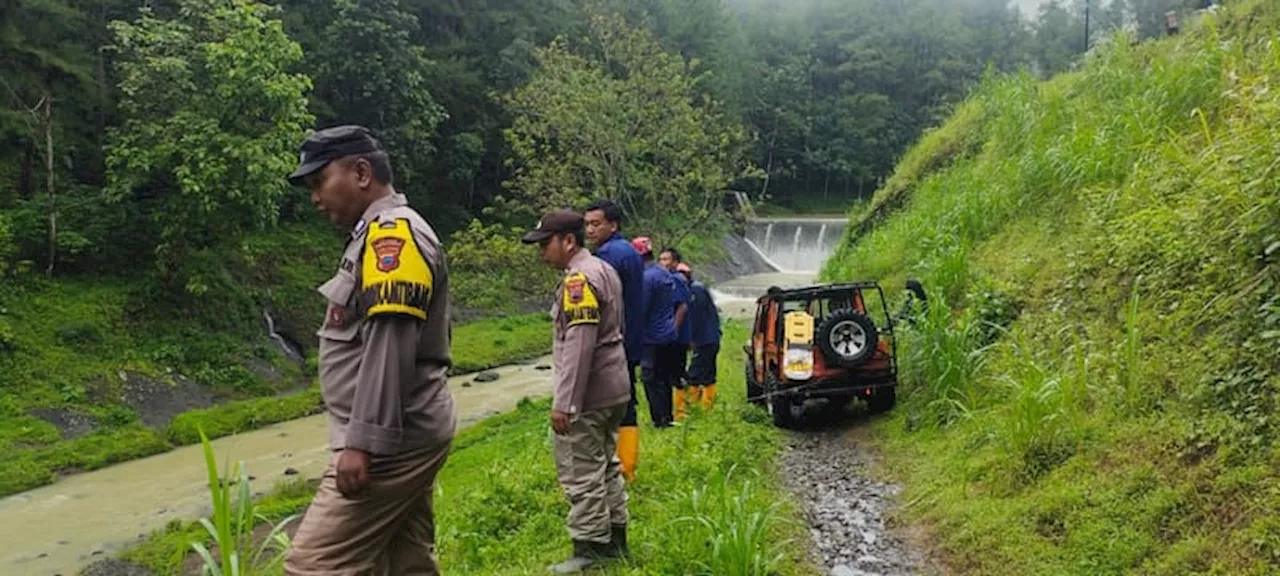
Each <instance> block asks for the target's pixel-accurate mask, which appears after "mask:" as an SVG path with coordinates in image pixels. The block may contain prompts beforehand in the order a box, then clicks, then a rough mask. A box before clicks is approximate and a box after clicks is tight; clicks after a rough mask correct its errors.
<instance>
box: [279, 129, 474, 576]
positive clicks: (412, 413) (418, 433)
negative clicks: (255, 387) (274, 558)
mask: <svg viewBox="0 0 1280 576" xmlns="http://www.w3.org/2000/svg"><path fill="white" fill-rule="evenodd" d="M289 179H290V181H291V182H293V183H294V184H295V185H299V184H305V185H306V186H307V187H308V188H310V190H311V202H312V204H314V205H315V206H316V207H317V208H318V209H319V210H321V211H322V212H324V213H326V214H328V216H329V219H330V220H331V221H332V222H333V223H334V224H336V225H338V226H342V227H344V228H347V227H349V228H350V229H351V234H350V238H349V240H348V242H347V246H346V249H345V250H344V251H343V254H342V259H341V260H339V262H338V267H337V270H336V271H335V273H334V276H333V277H332V278H330V279H329V281H328V282H325V283H324V284H323V285H322V286H320V288H319V292H320V293H321V294H322V295H324V297H325V298H326V300H327V301H328V310H327V312H326V313H325V319H324V325H323V326H322V327H321V328H320V330H319V332H318V333H317V335H318V336H319V338H320V387H321V394H322V396H323V397H324V402H325V406H326V407H327V409H328V413H329V445H330V448H331V449H332V450H333V461H332V463H331V464H330V465H329V468H328V470H327V471H326V472H325V474H324V478H323V479H322V480H321V483H320V488H319V490H318V491H317V492H316V496H315V499H314V501H313V502H312V504H311V507H310V508H309V509H308V510H307V513H306V516H305V517H304V518H303V520H302V524H301V525H300V526H299V528H298V532H297V534H296V535H295V536H294V539H293V546H292V549H291V550H290V553H289V556H288V559H287V560H286V562H285V573H286V574H290V575H297V576H303V575H306V576H320V575H326V576H333V575H337V574H370V575H379V576H390V575H396V576H401V575H435V574H439V573H440V569H439V566H438V564H437V562H436V555H435V521H434V514H433V510H432V490H433V488H434V485H435V478H436V474H437V472H439V470H440V468H441V467H442V466H443V465H444V462H445V458H446V456H447V454H448V452H449V446H450V444H451V443H452V440H453V435H454V430H455V428H456V425H457V419H456V415H455V413H454V405H453V398H452V396H451V395H450V394H449V389H448V387H447V384H446V374H447V372H448V370H449V366H450V365H451V362H452V360H451V358H450V353H449V281H448V268H447V266H446V261H445V255H444V251H443V249H442V248H441V244H440V240H439V238H438V237H437V236H436V234H435V232H434V231H433V230H432V229H431V226H430V225H428V224H427V222H426V221H425V220H423V218H422V216H420V215H419V214H418V213H417V212H416V211H415V210H413V209H412V208H410V207H409V206H408V204H407V202H406V200H405V197H404V196H403V195H401V194H398V193H396V191H395V190H394V188H392V172H391V164H390V161H389V160H388V158H387V154H386V152H385V151H383V150H382V147H381V145H380V144H379V143H378V141H377V140H376V139H375V138H374V137H373V135H372V134H370V132H369V131H368V130H367V129H365V128H363V127H360V126H339V127H335V128H329V129H326V130H321V131H319V132H316V133H314V134H312V135H311V136H309V137H308V138H307V139H306V141H305V142H303V144H302V158H301V162H300V166H299V167H298V169H297V171H295V172H294V173H293V175H291V176H290V178H289Z"/></svg>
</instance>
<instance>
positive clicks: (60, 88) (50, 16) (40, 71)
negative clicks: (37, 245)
mask: <svg viewBox="0 0 1280 576" xmlns="http://www.w3.org/2000/svg"><path fill="white" fill-rule="evenodd" d="M0 16H3V19H2V21H3V22H4V24H3V25H0V53H3V54H5V55H6V57H5V58H4V64H3V65H0V102H5V103H6V104H8V106H6V107H4V108H3V109H0V137H3V136H5V135H6V133H9V134H16V135H18V136H19V137H20V138H21V139H22V140H23V141H25V142H26V143H27V145H26V154H27V155H28V158H30V157H31V156H38V157H39V158H40V159H41V160H43V162H42V164H43V166H41V167H42V168H43V170H44V189H45V194H46V195H47V204H46V205H45V207H44V210H45V214H46V216H47V218H48V226H49V228H48V237H47V241H46V244H47V248H48V251H47V261H46V268H45V273H46V274H48V275H53V271H54V267H55V263H56V261H57V246H58V203H57V200H58V193H57V188H56V176H57V172H58V169H57V167H56V166H55V163H56V161H57V160H58V153H57V152H56V151H55V141H61V138H60V136H61V134H60V133H63V130H62V129H61V126H59V122H58V121H57V119H58V116H55V106H54V104H55V100H56V101H58V112H57V114H58V115H62V114H63V113H62V112H61V107H62V103H63V102H67V101H70V100H71V97H72V96H73V95H75V94H77V93H82V92H86V91H88V92H96V85H95V84H94V82H93V76H92V73H91V72H90V70H91V69H92V68H91V66H92V65H91V63H90V60H89V58H88V57H87V56H88V55H87V54H86V52H85V51H84V50H81V48H82V47H81V46H78V45H76V44H75V43H74V42H73V40H74V36H75V34H76V33H77V31H78V30H79V29H80V28H82V27H83V25H84V18H83V15H82V14H80V13H79V12H77V11H76V10H75V9H74V8H73V7H72V6H70V5H68V4H66V3H64V2H61V1H59V0H23V2H20V3H18V4H17V5H16V6H12V7H8V8H3V9H0ZM66 116H68V117H70V116H71V114H66ZM55 135H57V136H58V137H56V136H55ZM28 182H29V180H28ZM24 187H25V186H24Z"/></svg>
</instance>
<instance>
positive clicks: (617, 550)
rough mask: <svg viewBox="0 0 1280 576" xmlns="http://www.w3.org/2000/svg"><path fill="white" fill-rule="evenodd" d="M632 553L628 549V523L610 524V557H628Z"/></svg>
mask: <svg viewBox="0 0 1280 576" xmlns="http://www.w3.org/2000/svg"><path fill="white" fill-rule="evenodd" d="M630 554H631V552H630V550H628V549H627V525H626V524H610V525H609V557H610V558H626V557H627V556H629V555H630Z"/></svg>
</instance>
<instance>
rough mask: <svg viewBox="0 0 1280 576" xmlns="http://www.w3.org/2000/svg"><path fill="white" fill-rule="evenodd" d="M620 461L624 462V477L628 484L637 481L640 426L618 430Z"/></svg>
mask: <svg viewBox="0 0 1280 576" xmlns="http://www.w3.org/2000/svg"><path fill="white" fill-rule="evenodd" d="M618 460H621V461H622V477H623V478H626V479H627V482H628V483H631V482H635V481H636V464H637V463H638V462H639V460H640V428H639V427H638V426H622V427H619V428H618Z"/></svg>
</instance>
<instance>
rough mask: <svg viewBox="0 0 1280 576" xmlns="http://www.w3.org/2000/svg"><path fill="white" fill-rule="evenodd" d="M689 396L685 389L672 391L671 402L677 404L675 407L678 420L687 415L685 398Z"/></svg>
mask: <svg viewBox="0 0 1280 576" xmlns="http://www.w3.org/2000/svg"><path fill="white" fill-rule="evenodd" d="M688 397H689V396H688V394H687V393H686V392H685V391H684V390H681V389H679V388H677V389H675V390H672V391H671V403H672V404H675V408H676V414H675V416H676V422H679V421H681V420H684V415H685V414H684V412H685V407H684V404H685V399H686V398H688Z"/></svg>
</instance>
